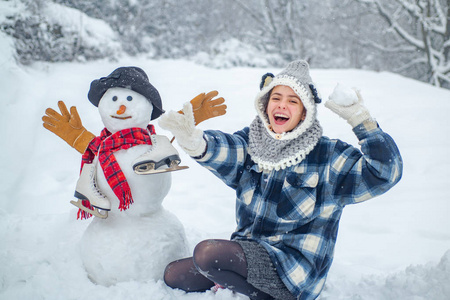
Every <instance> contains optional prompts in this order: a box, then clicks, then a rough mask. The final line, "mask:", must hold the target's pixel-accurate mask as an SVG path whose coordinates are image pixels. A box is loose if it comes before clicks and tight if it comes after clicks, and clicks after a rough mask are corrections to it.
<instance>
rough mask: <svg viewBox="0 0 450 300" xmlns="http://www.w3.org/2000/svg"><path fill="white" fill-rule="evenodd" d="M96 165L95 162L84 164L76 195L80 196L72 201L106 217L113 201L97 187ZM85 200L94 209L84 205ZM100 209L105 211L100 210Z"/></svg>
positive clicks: (89, 211) (81, 207) (96, 214)
mask: <svg viewBox="0 0 450 300" xmlns="http://www.w3.org/2000/svg"><path fill="white" fill-rule="evenodd" d="M95 165H96V163H95V162H94V163H91V164H87V163H86V164H84V165H83V168H82V169H81V174H80V178H79V179H78V181H77V186H76V188H75V195H74V196H75V197H76V198H78V201H77V202H75V201H70V203H72V204H73V205H75V206H76V207H78V208H80V209H82V210H83V211H85V212H88V213H90V214H92V215H94V216H96V217H99V218H102V219H106V218H107V217H108V211H110V210H111V202H110V201H109V199H108V198H106V196H105V195H103V194H102V193H101V192H100V191H99V190H98V189H97V184H96V182H97V180H96V168H95ZM83 200H88V201H89V203H90V204H91V206H93V207H94V209H90V208H88V207H85V206H83V204H82V201H83ZM100 210H101V211H103V212H100Z"/></svg>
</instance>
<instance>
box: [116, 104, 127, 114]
mask: <svg viewBox="0 0 450 300" xmlns="http://www.w3.org/2000/svg"><path fill="white" fill-rule="evenodd" d="M126 110H127V107H126V106H125V105H121V106H120V107H119V110H118V111H117V114H118V115H123V114H124V113H125V111H126Z"/></svg>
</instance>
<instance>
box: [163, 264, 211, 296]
mask: <svg viewBox="0 0 450 300" xmlns="http://www.w3.org/2000/svg"><path fill="white" fill-rule="evenodd" d="M164 282H165V283H166V284H167V285H168V286H170V287H171V288H176V289H181V290H183V291H186V292H203V291H206V290H208V289H210V288H211V287H212V286H214V282H212V281H211V280H209V279H207V278H206V277H204V276H203V275H201V274H200V272H199V271H198V270H197V268H196V267H195V266H194V262H193V260H192V257H190V258H185V259H180V260H177V261H174V262H171V263H170V264H169V265H168V266H167V267H166V270H165V271H164Z"/></svg>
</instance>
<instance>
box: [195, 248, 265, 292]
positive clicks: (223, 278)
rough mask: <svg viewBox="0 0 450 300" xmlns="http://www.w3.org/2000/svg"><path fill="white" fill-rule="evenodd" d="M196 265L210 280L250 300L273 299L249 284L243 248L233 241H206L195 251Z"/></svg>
mask: <svg viewBox="0 0 450 300" xmlns="http://www.w3.org/2000/svg"><path fill="white" fill-rule="evenodd" d="M193 262H194V265H195V266H196V267H197V269H198V270H199V271H200V273H201V274H202V275H203V276H205V277H206V278H208V279H209V280H211V281H213V282H216V283H218V284H220V285H222V286H224V287H226V288H228V289H230V290H233V291H236V292H238V293H241V294H244V295H246V296H248V297H250V299H257V300H260V299H272V297H271V296H269V295H268V294H266V293H264V292H262V291H260V290H258V289H256V288H255V287H254V286H252V285H251V284H249V283H248V282H247V280H246V279H247V260H246V259H245V254H244V251H243V250H242V247H241V246H240V245H239V244H238V243H236V242H233V241H227V240H206V241H203V242H201V243H199V244H198V245H197V246H196V247H195V250H194V256H193Z"/></svg>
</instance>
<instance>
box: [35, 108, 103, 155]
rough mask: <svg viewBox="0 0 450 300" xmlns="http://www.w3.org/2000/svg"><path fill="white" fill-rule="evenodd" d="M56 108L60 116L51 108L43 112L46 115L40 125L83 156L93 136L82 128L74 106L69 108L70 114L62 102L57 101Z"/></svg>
mask: <svg viewBox="0 0 450 300" xmlns="http://www.w3.org/2000/svg"><path fill="white" fill-rule="evenodd" d="M58 107H59V110H60V111H61V114H59V113H58V112H56V111H55V110H54V109H52V108H47V109H46V110H45V114H46V115H44V116H43V117H42V121H43V122H44V123H43V124H42V125H43V126H44V127H45V128H46V129H47V130H49V131H51V132H53V133H54V134H56V135H57V136H59V137H60V138H62V139H63V140H64V141H65V142H66V143H68V144H69V145H70V146H71V147H73V148H74V149H75V150H77V151H78V152H80V153H81V154H84V152H85V151H86V149H87V147H88V146H89V143H90V142H91V141H92V140H93V139H94V138H95V135H94V134H92V133H91V132H89V131H87V130H86V128H84V127H83V125H82V123H81V119H80V116H79V115H78V111H77V108H76V107H75V106H72V107H71V108H70V113H69V111H68V110H67V107H66V105H65V104H64V102H63V101H58Z"/></svg>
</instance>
